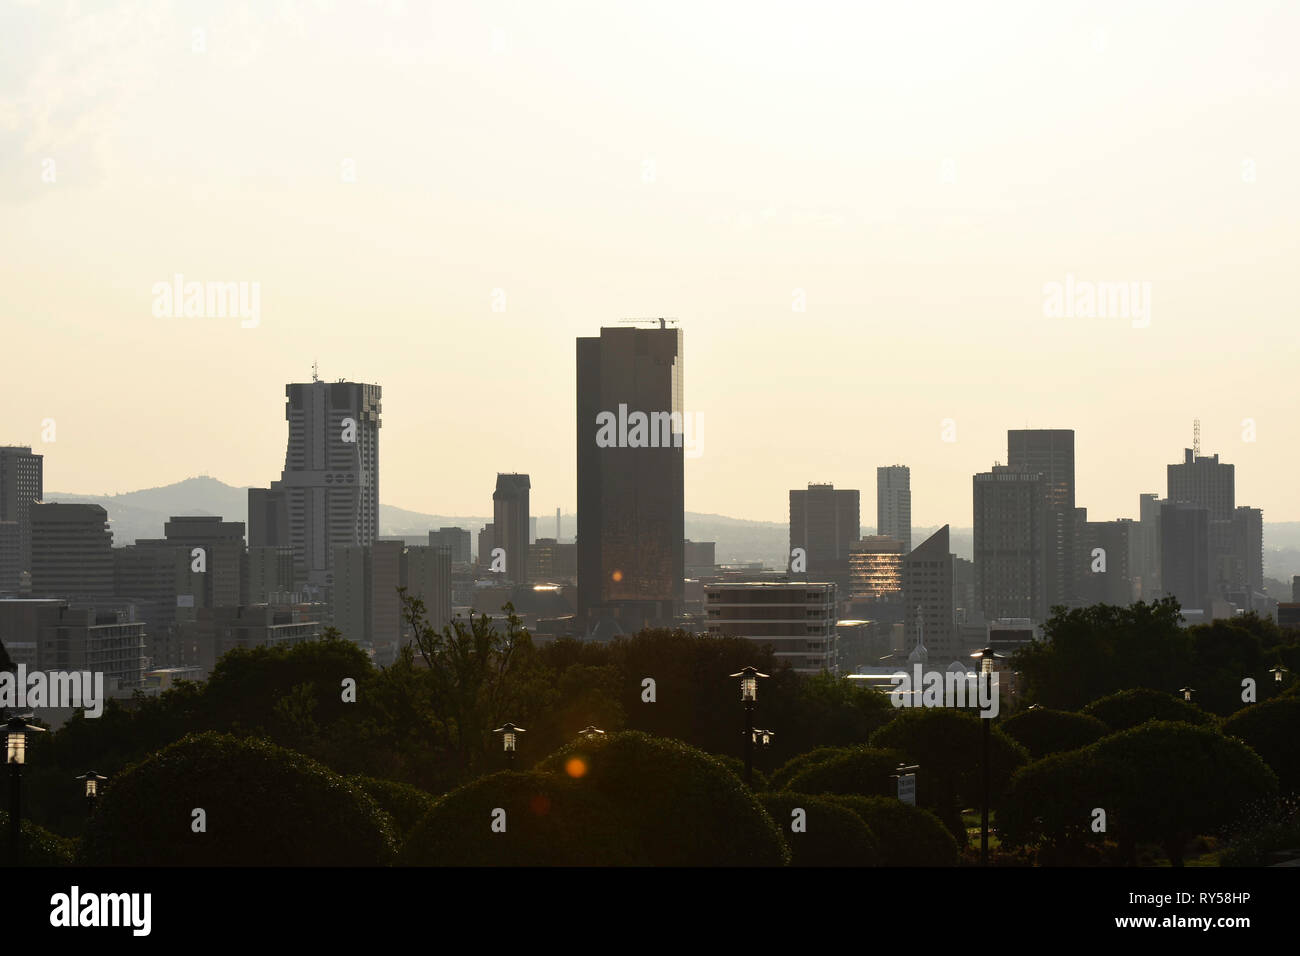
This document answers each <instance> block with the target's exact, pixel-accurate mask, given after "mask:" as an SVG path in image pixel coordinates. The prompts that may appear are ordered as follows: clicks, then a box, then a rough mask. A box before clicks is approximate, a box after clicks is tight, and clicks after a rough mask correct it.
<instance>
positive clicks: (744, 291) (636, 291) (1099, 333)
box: [0, 0, 1300, 526]
mask: <svg viewBox="0 0 1300 956" xmlns="http://www.w3.org/2000/svg"><path fill="white" fill-rule="evenodd" d="M1298 28H1300V5H1297V4H1295V3H1281V2H1279V3H1242V2H1233V3H1230V4H1229V3H1222V4H1189V3H1186V2H1173V3H1160V4H1155V3H1132V2H1124V3H1115V4H1082V3H1079V4H1074V3H1061V2H1053V3H1048V4H1044V3H1041V2H1026V3H999V4H978V3H971V2H954V3H913V4H901V3H888V4H872V5H865V4H849V3H842V4H841V3H837V4H815V3H808V2H799V3H783V4H773V3H761V2H752V0H749V2H744V3H740V2H736V3H702V2H699V0H694V2H671V0H654V2H647V3H626V2H610V0H595V2H564V3H551V2H540V0H527V2H522V0H521V2H515V3H502V2H497V3H475V4H452V3H436V4H430V3H427V2H426V3H417V2H405V3H378V2H376V3H362V2H356V3H310V2H308V3H279V4H276V3H270V2H267V3H247V4H231V3H171V4H167V3H151V2H140V3H89V2H85V3H80V4H78V3H65V2H50V3H41V4H31V5H23V4H17V5H14V4H7V5H5V6H4V7H3V8H0V222H2V223H3V228H0V288H3V292H2V293H0V309H2V310H3V311H2V313H0V315H2V320H3V334H2V335H0V343H3V344H2V345H0V353H2V358H3V365H2V366H0V367H3V375H2V376H0V410H2V411H3V415H2V417H0V443H21V444H27V443H31V444H34V445H37V446H41V449H40V450H42V451H43V452H44V454H45V456H46V457H45V487H46V488H47V489H48V490H57V491H77V492H88V493H91V492H96V493H97V492H121V491H129V490H134V489H137V488H142V487H150V486H156V485H161V484H167V483H170V482H172V481H176V480H179V479H182V478H185V477H188V476H192V475H199V474H210V475H212V476H214V477H218V478H221V479H222V480H224V481H227V482H229V483H232V484H259V485H265V484H266V483H268V482H270V481H271V480H272V479H275V478H277V477H278V476H279V472H280V468H281V467H282V465H283V461H284V441H285V436H286V425H285V422H284V417H283V410H284V384H285V383H286V382H289V381H307V380H309V379H310V376H311V364H312V361H313V359H318V360H319V362H320V370H321V376H322V378H326V379H337V378H347V379H349V380H353V381H365V382H377V383H379V384H380V385H382V386H383V389H384V396H383V406H384V414H383V423H384V425H383V431H382V433H381V441H380V462H381V476H380V496H381V499H382V500H383V501H384V502H385V503H388V504H394V505H399V506H402V507H406V508H413V509H418V510H422V511H428V512H438V513H443V514H457V513H460V514H475V513H478V514H482V513H488V512H489V509H490V506H491V493H492V489H493V485H494V479H495V474H496V472H498V471H526V472H529V473H530V474H531V475H532V502H533V511H534V513H537V514H547V513H551V512H553V511H554V508H555V507H556V506H562V507H563V508H564V510H565V511H566V512H569V511H571V510H572V509H573V508H574V507H575V505H576V493H575V481H574V456H575V452H574V422H573V415H574V407H575V399H574V388H575V385H574V339H575V337H576V336H579V335H593V334H596V333H597V331H598V329H599V327H600V326H601V325H602V324H606V325H608V324H613V323H614V321H615V320H617V319H619V318H621V317H631V316H659V315H664V316H673V317H676V318H677V319H679V320H680V321H681V324H682V327H683V328H684V330H685V396H686V407H687V409H688V410H689V411H691V412H693V413H695V414H697V415H700V416H702V418H703V422H704V425H703V428H704V432H703V439H704V445H703V454H702V455H701V457H699V458H696V459H691V460H688V462H687V470H686V507H687V508H688V509H689V510H691V511H699V512H713V513H720V514H727V515H734V516H737V517H748V518H757V519H766V520H779V521H783V520H785V518H786V517H787V507H788V501H787V492H788V490H789V489H790V488H795V487H803V486H804V485H806V484H807V483H808V482H809V481H831V482H834V483H835V484H836V485H837V486H841V487H853V488H860V489H861V490H862V492H863V523H864V524H873V523H874V521H875V497H874V491H875V468H876V466H877V465H882V464H894V463H903V464H907V465H910V466H911V469H912V492H913V519H914V522H915V523H916V524H936V523H940V522H951V523H953V524H954V525H958V526H965V525H969V524H970V522H971V475H972V474H973V473H974V472H975V471H980V470H986V469H987V468H988V467H989V466H990V465H991V464H993V463H994V462H995V461H999V462H1005V460H1006V429H1007V428H1009V427H1013V428H1014V427H1024V426H1026V425H1028V426H1030V427H1072V428H1074V429H1075V430H1076V456H1077V485H1078V503H1079V504H1080V505H1081V506H1086V507H1088V509H1089V516H1090V517H1091V518H1093V519H1108V518H1114V517H1120V516H1134V515H1135V514H1136V507H1137V496H1138V493H1139V492H1143V491H1157V492H1161V493H1163V491H1164V489H1165V465H1166V464H1167V463H1169V462H1173V461H1178V460H1181V457H1182V449H1183V448H1184V447H1185V446H1189V445H1190V444H1191V437H1192V420H1193V419H1194V418H1196V417H1199V418H1200V419H1201V422H1202V445H1203V448H1204V450H1205V451H1206V452H1207V453H1209V452H1216V451H1217V452H1220V453H1221V454H1222V456H1223V458H1224V459H1225V460H1227V461H1230V462H1233V463H1235V464H1236V465H1237V502H1238V504H1251V505H1254V506H1257V507H1262V508H1263V509H1264V515H1265V520H1268V521H1281V520H1300V503H1297V496H1296V494H1295V491H1294V489H1295V487H1296V485H1295V482H1296V465H1297V441H1298V439H1300V432H1298V430H1297V403H1296V398H1295V396H1296V379H1297V374H1298V371H1297V370H1298V368H1300V366H1298V365H1297V359H1298V355H1297V352H1298V351H1300V350H1297V348H1296V339H1297V335H1296V323H1297V318H1300V309H1298V307H1297V294H1296V287H1297V268H1296V264H1297V262H1298V261H1300V241H1298V238H1297V237H1298V233H1300V226H1298V225H1297V224H1298V223H1300V130H1298V128H1297V123H1296V118H1297V116H1300V96H1298V95H1297V87H1296V83H1297V80H1298V79H1300V78H1297V77H1296V76H1295V73H1296V68H1295V63H1296V60H1295V50H1296V39H1297V36H1298V35H1300V30H1298ZM196 30H197V31H202V32H201V33H196V32H195V31H196ZM51 160H52V161H53V162H52V163H51V162H49V161H51ZM348 161H350V165H348ZM349 170H351V171H353V172H354V176H352V177H351V178H354V179H355V181H353V182H349V181H346V180H347V179H348V178H349V175H348V171H349ZM50 180H53V181H50ZM176 273H181V274H183V275H184V276H185V278H186V281H201V282H218V281H233V282H240V281H242V282H249V283H252V282H257V283H260V295H261V302H260V305H261V312H260V320H259V322H258V324H257V326H256V327H253V328H243V327H241V322H240V321H239V319H237V318H216V317H191V318H183V317H182V318H159V317H157V316H155V315H154V311H153V308H152V306H153V287H154V285H155V283H159V282H170V281H171V280H172V277H173V276H174V275H175V274H176ZM1067 275H1071V276H1073V277H1074V281H1075V283H1076V284H1078V283H1082V282H1098V281H1115V282H1126V283H1144V282H1145V283H1150V285H1149V287H1148V288H1149V289H1150V306H1151V307H1150V322H1149V325H1147V326H1146V327H1140V326H1141V323H1135V322H1134V321H1130V320H1129V319H1127V318H1124V317H1122V316H1120V317H1115V316H1103V315H1098V316H1093V317H1084V316H1076V317H1073V318H1061V317H1051V316H1049V315H1047V314H1046V309H1045V292H1044V287H1045V285H1046V284H1047V283H1051V282H1061V283H1064V282H1065V281H1066V276H1067ZM494 290H501V291H502V292H503V293H504V306H505V309H504V311H493V303H494V301H495V302H496V303H498V304H499V303H501V302H502V299H501V296H500V295H498V296H497V297H496V298H495V299H494ZM796 290H802V292H801V294H800V293H799V292H797V291H796ZM801 298H802V302H803V304H805V306H806V308H805V310H804V311H797V309H796V306H798V305H799V304H800V300H801ZM1135 325H1136V326H1138V327H1135ZM45 419H53V420H54V425H55V433H54V434H55V441H53V442H47V443H42V422H43V421H44V420H45ZM944 419H953V421H954V423H955V429H956V441H952V442H945V441H943V440H942V431H941V429H942V425H941V423H942V421H943V420H944ZM1243 419H1252V420H1253V422H1254V429H1255V437H1256V440H1254V441H1247V440H1243V431H1244V430H1245V429H1244V428H1243V424H1242V423H1243ZM1246 428H1249V426H1246ZM1246 437H1247V438H1249V437H1251V436H1250V434H1249V432H1248V431H1247V432H1246Z"/></svg>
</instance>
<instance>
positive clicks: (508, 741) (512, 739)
mask: <svg viewBox="0 0 1300 956" xmlns="http://www.w3.org/2000/svg"><path fill="white" fill-rule="evenodd" d="M492 733H494V734H500V735H501V749H502V750H504V751H505V752H506V753H508V754H509V753H514V752H515V745H516V743H517V742H518V739H519V737H518V735H519V734H526V733H528V731H526V730H524V728H522V727H516V726H515V725H514V724H511V723H504V724H502V725H501V726H500V727H498V728H497V729H496V730H494V731H492Z"/></svg>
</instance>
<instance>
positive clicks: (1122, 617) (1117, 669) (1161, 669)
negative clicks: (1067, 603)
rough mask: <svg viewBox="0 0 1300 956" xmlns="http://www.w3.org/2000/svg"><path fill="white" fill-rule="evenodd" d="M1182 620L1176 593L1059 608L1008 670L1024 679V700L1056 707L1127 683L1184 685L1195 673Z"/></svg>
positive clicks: (1071, 707)
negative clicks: (1133, 601)
mask: <svg viewBox="0 0 1300 956" xmlns="http://www.w3.org/2000/svg"><path fill="white" fill-rule="evenodd" d="M1180 619H1181V610H1180V608H1179V606H1178V602H1177V601H1176V600H1174V599H1173V598H1163V599H1161V600H1159V601H1155V602H1153V603H1151V604H1146V603H1144V602H1141V601H1139V602H1138V603H1136V604H1133V605H1131V606H1129V607H1114V606H1111V605H1105V604H1098V605H1094V606H1092V607H1083V608H1073V609H1069V610H1067V609H1066V608H1061V607H1058V608H1055V609H1054V613H1053V615H1052V617H1051V618H1050V619H1049V620H1048V621H1047V623H1046V624H1045V625H1044V627H1043V631H1044V639H1043V640H1042V641H1035V642H1034V643H1032V644H1030V645H1029V646H1027V647H1025V648H1022V649H1021V650H1018V651H1017V652H1016V653H1015V655H1014V657H1013V659H1012V661H1011V669H1012V670H1014V671H1017V672H1018V673H1019V674H1020V676H1021V679H1022V680H1023V682H1024V683H1023V688H1024V695H1025V699H1026V700H1028V701H1030V702H1031V703H1039V704H1042V705H1044V706H1045V707H1052V708H1056V709H1058V710H1077V709H1078V708H1079V707H1082V706H1083V705H1084V704H1085V703H1086V702H1088V701H1090V700H1095V699H1096V698H1098V697H1102V696H1104V695H1106V694H1111V693H1114V692H1115V691H1117V690H1121V689H1123V688H1125V687H1158V686H1173V687H1181V686H1183V683H1184V682H1185V681H1186V680H1188V679H1190V677H1191V675H1192V665H1193V644H1192V639H1191V637H1190V636H1189V635H1188V633H1187V632H1186V631H1185V630H1183V628H1182V627H1181V625H1180V624H1179V621H1180ZM1171 682H1172V683H1171Z"/></svg>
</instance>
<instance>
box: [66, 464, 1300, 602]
mask: <svg viewBox="0 0 1300 956" xmlns="http://www.w3.org/2000/svg"><path fill="white" fill-rule="evenodd" d="M45 500H46V501H66V502H84V503H87V504H97V505H102V506H103V507H104V510H106V511H107V512H108V519H109V521H110V522H111V527H112V529H113V543H114V544H117V545H123V544H132V543H133V542H135V540H136V539H137V538H161V537H162V535H163V524H164V523H165V522H166V521H167V519H168V518H170V517H171V516H172V515H219V516H221V517H223V518H225V519H226V520H227V521H243V522H245V523H247V521H248V489H247V488H238V487H234V486H232V485H227V484H226V483H225V482H222V481H218V480H217V479H216V478H211V477H209V476H207V475H202V476H200V477H197V478H186V479H185V480H184V481H178V482H176V483H175V484H171V485H164V486H163V487H161V488H145V489H142V490H140V491H128V492H126V493H124V494H120V495H86V494H70V493H66V492H53V491H51V492H46V494H45ZM491 520H492V518H491V517H490V516H485V515H430V514H423V513H422V512H419V511H409V510H407V509H406V508H397V507H394V506H393V505H385V504H381V505H380V506H379V529H380V530H379V533H380V534H381V535H385V536H389V535H392V536H396V535H423V534H425V533H426V532H428V531H430V530H432V529H436V528H441V527H459V528H468V529H469V530H470V531H471V532H473V534H474V535H475V536H477V534H478V531H479V529H480V528H482V527H483V525H485V524H487V523H489V522H490V521H491ZM560 524H561V530H562V532H563V536H564V537H565V538H567V539H569V540H572V538H573V533H574V529H575V528H576V527H577V517H576V516H575V515H572V514H566V515H562V516H561V518H560ZM938 529H939V526H938V525H935V526H933V527H929V528H913V529H912V546H913V547H915V546H916V545H918V544H920V543H921V542H922V541H924V540H925V539H926V538H928V537H929V536H930V535H931V534H933V533H934V532H935V531H937V530H938ZM862 531H863V533H864V534H873V533H874V531H875V529H874V528H871V527H864V528H863V529H862ZM537 533H538V535H539V536H540V537H544V538H547V537H553V536H554V534H555V518H554V515H540V516H538V519H537ZM949 533H950V535H951V547H952V550H953V553H954V554H956V555H957V556H958V557H961V558H965V559H967V560H970V558H971V555H972V553H973V550H974V540H973V539H974V535H973V532H972V531H971V529H970V528H951V529H949ZM686 537H687V538H689V539H690V540H692V541H715V542H717V548H716V558H717V561H718V562H719V563H720V564H738V563H742V562H749V561H762V562H765V563H766V564H769V565H771V566H773V567H777V566H783V565H784V564H785V561H786V549H787V547H788V544H789V531H788V529H787V527H786V525H785V524H784V523H783V522H776V521H748V520H746V519H744V518H729V517H727V516H725V515H712V514H698V513H695V512H691V511H688V512H686ZM473 547H474V549H475V550H477V548H478V540H477V537H474V539H473ZM1264 573H1265V574H1266V575H1268V576H1269V577H1272V578H1276V579H1278V580H1281V581H1285V582H1290V580H1291V577H1292V575H1296V574H1300V521H1284V522H1278V523H1276V524H1269V523H1265V525H1264Z"/></svg>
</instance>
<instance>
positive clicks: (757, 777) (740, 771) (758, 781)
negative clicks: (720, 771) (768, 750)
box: [709, 750, 771, 793]
mask: <svg viewBox="0 0 1300 956" xmlns="http://www.w3.org/2000/svg"><path fill="white" fill-rule="evenodd" d="M709 756H710V757H712V758H713V759H714V760H716V761H718V762H719V763H720V764H722V765H723V766H724V767H726V768H727V769H728V770H730V771H731V772H732V773H734V774H735V775H736V776H737V777H739V778H740V779H741V780H742V781H744V779H745V761H744V760H742V759H741V758H739V757H733V756H732V755H731V754H709ZM760 759H761V752H760V751H757V750H756V751H755V752H754V763H755V764H757V763H758V761H759V760H760ZM751 770H752V771H753V775H754V786H753V788H752V789H753V791H754V792H755V793H762V792H764V791H765V790H769V789H771V786H770V784H769V783H768V780H767V776H766V775H765V774H764V773H763V771H761V770H759V769H758V767H757V766H753V767H751Z"/></svg>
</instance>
